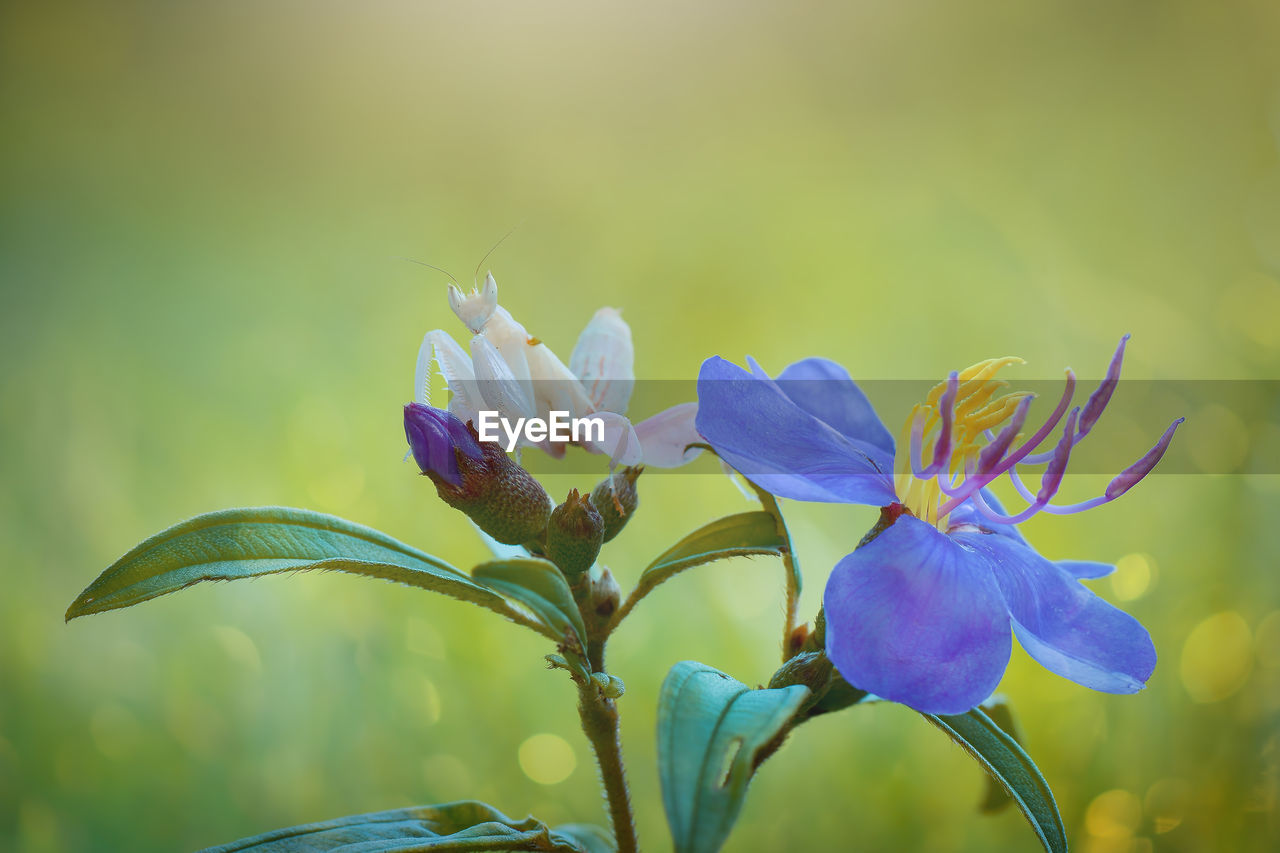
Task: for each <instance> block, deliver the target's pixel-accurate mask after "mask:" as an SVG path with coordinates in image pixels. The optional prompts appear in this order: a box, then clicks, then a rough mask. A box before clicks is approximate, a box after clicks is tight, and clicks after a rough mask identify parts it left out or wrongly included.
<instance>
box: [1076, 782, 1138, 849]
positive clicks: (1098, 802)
mask: <svg viewBox="0 0 1280 853" xmlns="http://www.w3.org/2000/svg"><path fill="white" fill-rule="evenodd" d="M1141 823H1142V803H1141V802H1139V801H1138V798H1137V797H1136V796H1134V795H1133V794H1131V793H1129V792H1128V791H1125V790H1123V789H1120V788H1116V789H1115V790H1112V791H1104V792H1103V793H1101V794H1099V795H1098V796H1096V797H1094V798H1093V802H1091V803H1089V808H1088V809H1086V810H1085V813H1084V825H1085V829H1087V830H1089V834H1090V835H1095V836H1097V837H1098V838H1116V839H1120V838H1130V837H1132V835H1133V833H1134V831H1136V830H1137V828H1138V826H1139V825H1140V824H1141Z"/></svg>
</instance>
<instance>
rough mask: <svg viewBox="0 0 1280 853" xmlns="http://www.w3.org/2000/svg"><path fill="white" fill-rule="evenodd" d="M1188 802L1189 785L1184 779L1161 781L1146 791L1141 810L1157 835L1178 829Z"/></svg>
mask: <svg viewBox="0 0 1280 853" xmlns="http://www.w3.org/2000/svg"><path fill="white" fill-rule="evenodd" d="M1190 802H1191V785H1190V783H1188V782H1187V781H1186V780H1185V779H1172V778H1170V779H1161V780H1159V781H1158V782H1156V783H1155V784H1154V785H1152V786H1151V787H1150V788H1148V789H1147V796H1146V797H1145V798H1144V800H1143V808H1144V810H1145V811H1146V813H1147V817H1149V818H1151V820H1152V822H1154V824H1155V830H1156V834H1157V835H1159V834H1161V833H1165V832H1169V831H1170V830H1173V829H1177V828H1178V824H1180V823H1182V818H1183V816H1184V815H1185V814H1186V811H1187V805H1188V804H1189V803H1190Z"/></svg>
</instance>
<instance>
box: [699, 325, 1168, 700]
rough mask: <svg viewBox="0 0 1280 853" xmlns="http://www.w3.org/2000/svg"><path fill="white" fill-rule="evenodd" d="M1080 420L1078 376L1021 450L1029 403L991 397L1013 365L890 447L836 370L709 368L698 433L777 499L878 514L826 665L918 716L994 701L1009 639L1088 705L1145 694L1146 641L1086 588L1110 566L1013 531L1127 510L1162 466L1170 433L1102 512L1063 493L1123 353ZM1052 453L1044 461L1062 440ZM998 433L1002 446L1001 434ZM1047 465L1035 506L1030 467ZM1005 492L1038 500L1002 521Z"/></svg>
mask: <svg viewBox="0 0 1280 853" xmlns="http://www.w3.org/2000/svg"><path fill="white" fill-rule="evenodd" d="M1127 340H1128V336H1126V337H1125V339H1124V340H1121V342H1120V346H1119V347H1118V348H1117V349H1116V353H1115V355H1114V356H1113V358H1112V360H1111V364H1110V367H1109V368H1108V371H1107V376H1106V378H1105V379H1104V380H1103V381H1102V383H1101V385H1100V386H1099V387H1098V389H1097V390H1096V391H1095V392H1094V393H1093V394H1092V395H1091V396H1090V397H1089V399H1088V401H1087V402H1086V403H1085V404H1084V406H1083V407H1078V408H1075V409H1071V410H1070V411H1068V408H1069V407H1070V405H1071V399H1072V396H1073V393H1074V388H1075V376H1074V375H1073V374H1072V373H1071V371H1067V382H1066V391H1065V392H1064V394H1063V396H1062V399H1061V400H1060V401H1059V402H1058V404H1057V406H1056V407H1055V409H1054V410H1053V412H1052V413H1051V414H1050V415H1049V417H1048V419H1047V420H1046V421H1045V422H1044V423H1043V425H1041V426H1040V427H1039V428H1038V429H1036V430H1035V431H1034V432H1033V433H1032V434H1031V435H1029V436H1026V437H1025V439H1024V440H1021V441H1019V439H1020V438H1022V437H1023V436H1022V431H1023V427H1024V425H1025V423H1026V420H1027V415H1028V413H1029V410H1030V405H1031V400H1032V397H1031V395H1028V394H1021V393H1014V394H1005V395H1003V396H997V392H998V391H999V390H1000V389H1001V388H1002V387H1003V386H1004V384H1005V383H1003V382H1000V381H998V380H996V379H995V378H994V377H995V375H996V373H997V372H998V371H999V370H1000V369H1002V368H1003V367H1005V366H1007V365H1009V364H1012V363H1017V362H1020V361H1021V359H1016V358H1001V359H991V360H989V361H984V362H981V363H979V364H976V365H974V366H973V367H970V368H968V369H967V370H963V371H959V372H956V373H952V374H951V375H950V376H949V377H948V379H947V381H946V382H944V383H941V384H940V385H938V386H937V387H935V388H934V389H933V391H932V392H931V393H930V394H929V396H928V397H927V398H926V400H925V401H924V403H922V404H920V405H917V406H916V407H915V409H913V411H912V412H911V415H910V417H908V419H907V422H906V426H905V427H904V429H903V431H902V435H901V437H900V439H899V441H898V442H897V444H896V445H895V442H894V439H893V436H892V435H891V434H890V432H889V431H888V430H887V429H886V428H885V426H884V424H883V423H882V422H881V421H880V418H879V417H878V416H877V415H876V413H875V411H874V410H873V409H872V407H871V404H870V403H869V402H868V401H867V398H866V396H865V395H864V394H863V392H862V391H861V389H859V388H858V386H857V385H855V384H854V382H853V380H852V379H850V377H849V374H848V372H847V371H845V369H844V368H842V367H841V366H840V365H838V364H835V363H834V362H831V361H827V360H825V359H818V358H811V359H807V360H805V361H801V362H798V363H796V364H793V365H791V366H790V367H788V368H787V369H786V370H784V371H783V372H782V373H781V374H780V375H779V376H778V378H777V380H774V379H771V378H770V377H769V376H768V374H766V373H765V372H764V371H763V370H762V369H761V368H760V367H759V365H757V364H756V363H755V362H754V361H753V360H751V359H750V358H748V364H749V366H750V368H751V369H750V372H748V371H746V370H743V369H742V368H740V367H737V366H736V365H734V364H731V363H730V362H727V361H725V360H724V359H722V358H719V357H718V356H717V357H713V358H709V359H707V361H705V362H704V363H703V365H702V369H701V372H700V373H699V376H698V415H697V429H698V432H699V433H700V434H701V435H702V436H703V437H704V438H705V439H706V440H707V442H708V443H709V444H710V445H711V446H712V447H713V448H715V450H716V452H717V453H718V454H719V455H720V457H721V458H722V459H724V460H725V461H726V462H728V463H729V464H730V465H732V466H733V467H734V468H735V469H737V470H738V472H739V473H741V474H742V475H743V476H745V477H747V478H748V479H750V480H751V481H752V482H754V483H755V484H756V485H758V486H760V487H761V488H763V489H766V490H767V491H769V492H771V493H773V494H775V495H778V496H780V497H786V498H792V499H795V500H806V501H827V502H835V503H854V504H868V505H872V506H880V507H883V510H882V517H881V522H880V524H878V525H877V526H876V528H875V529H873V531H872V533H871V534H868V536H867V537H865V538H864V540H863V542H862V543H861V544H860V546H859V547H857V548H856V549H855V550H854V551H853V553H851V554H849V555H848V556H846V557H844V558H843V559H842V560H840V562H839V563H837V564H836V566H835V569H834V570H833V571H832V573H831V577H830V579H829V580H828V582H827V587H826V591H825V593H824V596H823V608H824V611H825V616H826V624H827V627H826V649H827V654H828V656H829V657H830V658H831V661H832V663H833V664H835V666H836V668H837V669H838V670H839V671H840V673H841V675H843V676H844V677H845V679H847V680H848V681H849V682H850V683H851V684H854V685H856V686H857V687H859V688H861V689H863V690H867V691H869V692H871V693H874V694H876V695H878V696H881V697H883V698H885V699H890V700H893V701H895V702H901V703H903V704H905V705H909V706H911V707H913V708H916V709H917V710H920V711H924V712H928V713H938V714H954V713H961V712H963V711H966V710H968V709H969V708H972V707H974V706H975V705H977V704H979V703H981V702H982V701H983V700H984V699H986V698H987V697H988V696H989V695H990V694H991V693H992V692H993V691H994V690H995V688H996V685H997V684H998V683H999V682H1000V679H1001V677H1002V676H1003V674H1004V670H1005V667H1006V666H1007V665H1008V661H1009V655H1010V652H1011V649H1012V639H1011V636H1010V627H1011V626H1012V633H1013V634H1016V635H1017V637H1018V640H1019V642H1020V643H1021V644H1022V647H1023V648H1024V649H1025V650H1026V651H1027V652H1028V653H1029V654H1030V655H1031V656H1032V657H1033V658H1035V659H1036V660H1037V661H1039V662H1040V663H1041V664H1042V665H1044V666H1045V667H1046V668H1048V669H1049V670H1051V671H1053V672H1055V673H1057V674H1058V675H1061V676H1063V677H1064V678H1068V679H1070V680H1072V681H1075V682H1077V683H1078V684H1082V685H1084V686H1086V687H1090V688H1093V689H1094V690H1101V691H1104V692H1107V693H1134V692H1136V691H1138V690H1141V689H1142V687H1143V686H1144V685H1145V683H1146V681H1147V679H1148V678H1149V677H1150V676H1151V672H1152V671H1153V670H1154V668H1155V663H1156V653H1155V648H1154V646H1153V645H1152V643H1151V637H1150V636H1149V635H1148V634H1147V631H1146V630H1145V629H1144V628H1143V627H1142V626H1141V625H1140V624H1139V623H1138V622H1137V620H1135V619H1133V617H1131V616H1129V615H1128V614H1126V613H1124V612H1122V611H1120V610H1117V609H1116V608H1114V607H1112V606H1111V605H1110V604H1108V603H1107V602H1105V601H1103V600H1102V599H1101V598H1098V597H1097V596H1096V595H1094V594H1093V593H1092V592H1091V591H1090V590H1088V589H1087V588H1086V587H1085V586H1084V585H1083V584H1081V583H1079V581H1080V580H1081V579H1085V578H1096V577H1102V576H1104V575H1106V574H1108V573H1109V572H1110V571H1112V570H1113V568H1114V567H1112V566H1108V565H1105V564H1101V563H1093V562H1080V561H1058V562H1052V561H1050V560H1048V559H1046V558H1044V557H1042V556H1041V555H1040V554H1038V553H1037V552H1036V551H1035V549H1034V548H1032V547H1031V545H1029V544H1028V543H1027V541H1026V540H1025V539H1024V538H1023V537H1022V534H1021V533H1019V531H1018V529H1017V527H1016V525H1017V524H1018V523H1019V522H1021V521H1024V520H1025V519H1027V518H1029V517H1031V516H1032V515H1035V514H1037V513H1039V512H1049V513H1073V512H1079V511H1081V510H1084V509H1089V508H1091V507H1094V506H1099V505H1101V504H1104V503H1107V502H1109V501H1112V500H1115V499H1116V498H1117V497H1119V496H1120V495H1122V494H1123V493H1124V492H1125V491H1127V490H1128V489H1129V488H1130V487H1132V486H1133V485H1134V484H1135V483H1137V482H1138V481H1139V480H1141V479H1142V478H1143V477H1144V476H1146V474H1147V473H1149V472H1150V471H1151V469H1152V468H1153V467H1155V465H1156V463H1157V462H1158V461H1159V460H1160V457H1161V456H1163V454H1164V451H1165V449H1166V448H1167V447H1168V445H1169V441H1170V440H1171V439H1172V437H1173V432H1174V430H1175V429H1176V428H1177V426H1178V424H1179V423H1181V419H1179V420H1177V421H1175V422H1174V423H1173V424H1172V425H1171V426H1170V427H1169V428H1168V429H1167V430H1166V431H1165V433H1164V435H1163V436H1162V437H1161V438H1160V440H1159V441H1158V442H1157V443H1156V445H1155V447H1153V448H1152V449H1151V450H1150V451H1149V452H1148V453H1147V454H1146V455H1144V456H1143V457H1142V458H1141V459H1139V460H1138V461H1137V462H1135V463H1134V464H1133V465H1131V466H1130V467H1129V468H1126V469H1125V470H1124V471H1122V472H1121V473H1120V474H1118V475H1117V476H1116V477H1115V478H1114V479H1112V481H1111V482H1110V484H1109V485H1108V486H1107V488H1106V490H1105V492H1104V493H1103V494H1102V495H1100V496H1099V497H1097V498H1094V499H1093V500H1089V501H1085V502H1083V503H1080V504H1074V505H1070V506H1058V505H1054V504H1052V503H1051V502H1050V501H1051V499H1052V498H1053V497H1054V496H1055V495H1056V493H1057V491H1058V487H1059V486H1060V484H1061V482H1062V476H1063V473H1064V472H1065V470H1066V466H1067V461H1068V459H1069V457H1070V454H1071V449H1072V448H1073V447H1074V446H1075V445H1076V444H1078V443H1079V442H1080V441H1081V440H1082V439H1083V438H1084V437H1085V436H1086V435H1087V434H1088V433H1089V432H1090V430H1092V428H1093V426H1094V424H1095V423H1096V422H1097V420H1098V416H1099V415H1101V413H1102V410H1103V409H1104V408H1105V407H1106V405H1107V402H1108V401H1109V400H1110V398H1111V395H1112V393H1113V392H1114V390H1115V387H1116V383H1117V381H1118V379H1119V373H1120V363H1121V361H1122V358H1123V354H1124V346H1125V342H1126V341H1127ZM1060 424H1061V436H1060V437H1059V438H1058V439H1057V441H1056V443H1055V444H1054V445H1053V447H1052V449H1050V450H1047V451H1045V452H1041V453H1035V452H1033V451H1035V450H1036V448H1037V447H1038V446H1039V445H1041V444H1042V443H1045V441H1046V440H1047V439H1049V438H1050V437H1051V436H1053V435H1054V434H1055V433H1056V432H1057V430H1058V429H1059V425H1060ZM997 430H998V432H997ZM1025 465H1044V466H1045V467H1044V470H1043V474H1042V476H1041V480H1040V487H1039V489H1038V490H1036V491H1035V492H1032V491H1031V489H1030V488H1029V487H1028V486H1027V485H1026V483H1025V482H1024V481H1023V480H1022V475H1021V473H1020V471H1019V468H1020V466H1025ZM1002 476H1008V477H1009V478H1010V479H1011V480H1012V481H1013V484H1014V486H1015V488H1016V489H1017V490H1018V492H1019V494H1020V495H1022V497H1023V498H1024V499H1025V500H1026V501H1027V506H1026V508H1025V509H1022V510H1021V511H1019V512H1017V513H1014V514H1006V513H1005V511H1004V509H1003V508H1002V507H1001V506H1000V504H999V503H998V502H997V501H996V499H995V498H994V496H993V495H992V494H991V493H990V492H989V491H988V490H987V488H986V487H987V486H988V485H989V484H990V483H991V482H992V481H994V480H995V479H997V478H998V477H1002Z"/></svg>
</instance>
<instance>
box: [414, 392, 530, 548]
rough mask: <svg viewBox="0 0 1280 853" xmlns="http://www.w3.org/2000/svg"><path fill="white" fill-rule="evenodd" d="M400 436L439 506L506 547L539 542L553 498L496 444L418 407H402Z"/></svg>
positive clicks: (451, 419) (438, 413)
mask: <svg viewBox="0 0 1280 853" xmlns="http://www.w3.org/2000/svg"><path fill="white" fill-rule="evenodd" d="M404 433H405V436H406V437H408V439H409V447H410V448H411V449H412V450H413V458H414V460H415V461H416V462H417V463H418V467H419V468H421V469H422V473H423V474H426V475H427V476H428V477H430V478H431V482H432V483H434V484H435V487H436V492H437V493H438V494H439V495H440V498H441V500H443V501H444V502H445V503H447V504H449V506H451V507H454V508H455V509H460V510H462V511H463V512H465V513H466V514H467V515H468V516H470V517H471V520H472V521H474V522H475V523H476V526H478V527H479V528H480V529H481V530H483V531H484V532H485V533H488V534H489V535H490V536H492V537H493V538H494V539H496V540H498V541H499V542H501V543H503V544H505V545H521V544H524V543H526V542H531V541H534V540H535V539H540V538H541V537H542V536H543V535H544V534H545V532H546V527H547V518H548V517H549V516H550V515H551V498H550V497H548V495H547V492H546V490H545V489H544V488H542V485H541V484H539V483H538V481H537V480H535V479H534V478H533V477H532V476H531V475H530V474H529V472H528V471H526V470H524V469H523V468H521V467H520V466H519V465H518V464H516V463H515V462H513V461H512V460H510V459H509V458H507V454H506V453H504V452H503V451H502V447H501V446H500V445H499V444H497V443H496V442H484V443H481V442H480V440H479V438H478V437H477V435H476V433H475V431H474V430H473V429H472V428H471V427H470V426H468V425H467V424H464V423H463V422H462V421H461V420H459V419H458V418H457V417H455V416H454V415H451V414H449V413H448V412H445V411H441V410H440V409H433V408H431V407H430V406H424V405H422V404H421V403H410V404H408V405H407V406H405V407H404Z"/></svg>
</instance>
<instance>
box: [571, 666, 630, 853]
mask: <svg viewBox="0 0 1280 853" xmlns="http://www.w3.org/2000/svg"><path fill="white" fill-rule="evenodd" d="M578 716H579V717H580V718H581V719H582V730H583V731H584V732H585V733H586V735H587V740H589V741H590V742H591V748H592V749H593V750H595V754H596V763H597V764H599V765H600V779H601V780H602V781H603V782H604V795H605V800H606V802H607V804H608V807H609V817H610V819H611V820H612V821H613V835H614V838H616V839H617V842H618V853H636V851H637V850H639V849H640V846H639V842H638V841H637V840H636V824H635V818H634V817H633V816H632V814H631V795H630V793H629V792H628V790H627V771H626V767H625V766H624V765H623V763H622V742H621V740H620V739H619V737H618V706H617V705H616V704H615V703H614V701H613V700H612V699H609V698H607V697H605V696H603V695H601V693H600V691H599V690H598V689H597V688H596V686H595V684H594V683H592V682H588V683H587V684H580V685H578Z"/></svg>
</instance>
